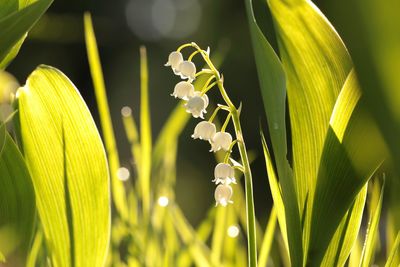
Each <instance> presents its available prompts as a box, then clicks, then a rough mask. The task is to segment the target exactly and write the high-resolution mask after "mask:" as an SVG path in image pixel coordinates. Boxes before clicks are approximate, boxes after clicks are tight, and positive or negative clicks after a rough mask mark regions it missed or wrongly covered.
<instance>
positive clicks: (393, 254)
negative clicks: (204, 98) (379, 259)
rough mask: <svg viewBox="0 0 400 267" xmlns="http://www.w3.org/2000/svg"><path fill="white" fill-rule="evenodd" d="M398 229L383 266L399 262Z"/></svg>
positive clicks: (399, 237)
mask: <svg viewBox="0 0 400 267" xmlns="http://www.w3.org/2000/svg"><path fill="white" fill-rule="evenodd" d="M399 254H400V231H399V232H398V233H397V237H396V240H395V241H394V244H393V247H392V250H391V251H390V253H389V257H388V259H387V261H386V264H385V267H396V266H399V264H400V256H399Z"/></svg>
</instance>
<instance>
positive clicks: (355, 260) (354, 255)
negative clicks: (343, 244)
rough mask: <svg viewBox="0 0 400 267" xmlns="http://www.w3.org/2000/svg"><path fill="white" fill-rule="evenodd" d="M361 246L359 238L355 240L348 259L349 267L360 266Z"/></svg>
mask: <svg viewBox="0 0 400 267" xmlns="http://www.w3.org/2000/svg"><path fill="white" fill-rule="evenodd" d="M361 251H362V244H361V241H360V238H357V239H356V242H355V243H354V246H353V248H352V249H351V253H350V257H349V265H348V266H349V267H358V266H359V265H360V259H361Z"/></svg>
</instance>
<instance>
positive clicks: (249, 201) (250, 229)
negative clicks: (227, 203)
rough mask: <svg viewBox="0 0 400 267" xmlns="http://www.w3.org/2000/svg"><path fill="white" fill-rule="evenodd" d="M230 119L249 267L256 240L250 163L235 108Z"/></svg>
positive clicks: (254, 258)
mask: <svg viewBox="0 0 400 267" xmlns="http://www.w3.org/2000/svg"><path fill="white" fill-rule="evenodd" d="M232 120H233V125H234V127H235V132H236V138H237V140H238V147H239V153H240V157H241V159H242V164H243V168H244V172H243V174H244V178H245V191H246V215H247V246H248V257H249V259H248V263H249V266H250V267H255V266H257V240H256V224H255V211H254V199H253V181H252V175H251V170H250V163H249V159H248V157H247V152H246V146H245V144H244V141H243V135H242V126H241V124H240V120H239V114H238V112H237V110H236V109H235V110H232Z"/></svg>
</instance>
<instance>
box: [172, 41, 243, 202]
mask: <svg viewBox="0 0 400 267" xmlns="http://www.w3.org/2000/svg"><path fill="white" fill-rule="evenodd" d="M186 47H192V48H195V51H194V52H193V53H192V54H191V55H190V56H189V58H188V59H187V60H184V57H183V55H182V53H181V50H182V49H183V48H186ZM196 54H200V55H201V56H202V58H203V59H204V61H205V62H206V64H207V65H208V66H209V67H210V69H203V70H201V71H199V72H197V71H196V65H195V64H194V63H193V62H192V58H193V57H194V56H195V55H196ZM165 66H169V67H171V68H172V70H173V72H174V73H175V74H176V75H178V76H180V77H181V79H182V80H183V81H180V82H179V83H177V84H176V85H175V88H174V91H173V93H172V94H171V96H173V97H175V98H179V99H182V100H184V101H185V105H184V106H185V108H186V111H187V112H188V113H190V114H191V115H192V116H193V117H194V118H201V119H203V121H201V122H199V123H198V124H197V125H196V127H195V129H194V133H193V134H192V138H193V139H200V140H204V141H208V142H209V143H210V145H211V149H210V152H217V151H220V150H223V151H225V153H226V156H225V160H224V162H221V163H218V164H217V166H216V167H215V170H214V180H212V182H214V183H215V184H216V185H217V187H216V189H215V193H214V197H215V201H216V205H221V206H226V205H228V203H232V201H231V198H232V194H233V189H232V187H231V184H235V183H236V180H235V171H234V167H232V166H231V165H230V164H229V163H228V159H229V157H230V153H231V150H232V147H233V145H234V144H235V143H236V141H233V140H232V135H231V134H230V133H228V132H225V128H226V127H227V124H228V123H229V120H230V118H231V114H230V112H231V107H230V106H229V105H218V107H217V108H216V109H215V111H214V113H213V114H212V115H211V117H210V118H209V119H208V120H204V114H206V113H207V107H208V104H209V99H208V96H207V95H206V92H207V91H208V90H210V89H211V88H213V87H214V86H216V85H218V86H219V85H220V84H222V82H223V79H222V77H221V76H220V74H219V72H218V71H217V70H216V69H215V67H214V65H213V64H212V62H211V60H210V58H209V49H207V51H205V50H202V49H200V48H199V47H198V46H197V45H196V44H195V43H190V44H185V45H182V46H181V47H179V48H178V49H177V51H173V52H172V53H170V54H169V57H168V62H167V63H166V64H165ZM203 74H204V75H208V76H209V78H208V80H207V81H206V82H205V85H204V86H203V87H202V88H201V90H198V91H197V90H196V88H195V86H194V85H193V81H194V80H195V79H196V78H197V77H198V76H200V75H203ZM213 80H215V81H214V82H213ZM219 110H226V111H228V112H229V114H228V116H227V118H226V121H225V123H224V124H223V126H222V127H221V129H220V131H217V127H216V126H215V124H214V123H213V120H214V118H215V116H216V115H217V112H218V111H219Z"/></svg>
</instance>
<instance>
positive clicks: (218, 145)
mask: <svg viewBox="0 0 400 267" xmlns="http://www.w3.org/2000/svg"><path fill="white" fill-rule="evenodd" d="M231 144H232V135H231V134H230V133H226V132H218V133H216V134H215V135H214V136H213V137H212V138H211V150H210V152H217V151H218V150H220V149H223V150H225V151H228V150H229V148H230V146H231Z"/></svg>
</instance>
